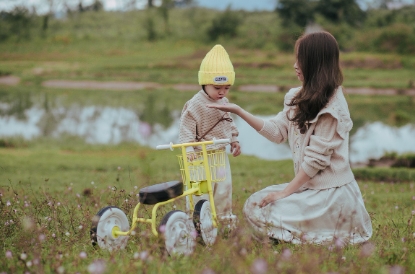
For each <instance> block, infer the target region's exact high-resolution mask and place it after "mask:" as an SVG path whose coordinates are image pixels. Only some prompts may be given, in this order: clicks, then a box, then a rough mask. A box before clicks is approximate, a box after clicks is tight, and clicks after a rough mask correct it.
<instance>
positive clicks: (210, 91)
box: [205, 85, 231, 101]
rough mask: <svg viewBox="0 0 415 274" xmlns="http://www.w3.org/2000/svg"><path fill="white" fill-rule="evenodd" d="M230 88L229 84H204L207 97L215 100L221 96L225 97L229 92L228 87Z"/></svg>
mask: <svg viewBox="0 0 415 274" xmlns="http://www.w3.org/2000/svg"><path fill="white" fill-rule="evenodd" d="M230 88H231V86H230V85H225V86H221V85H206V86H205V91H206V93H207V95H209V97H210V98H211V99H213V100H215V101H217V100H220V99H222V98H223V97H226V95H227V94H228V92H229V89H230Z"/></svg>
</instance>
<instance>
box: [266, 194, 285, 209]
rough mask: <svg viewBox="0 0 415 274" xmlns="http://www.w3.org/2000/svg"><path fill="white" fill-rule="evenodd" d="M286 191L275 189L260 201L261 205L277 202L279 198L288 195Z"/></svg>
mask: <svg viewBox="0 0 415 274" xmlns="http://www.w3.org/2000/svg"><path fill="white" fill-rule="evenodd" d="M287 196H288V195H286V193H285V192H284V191H275V192H271V193H269V194H268V195H267V196H265V197H264V199H262V201H261V202H260V203H259V207H261V208H262V207H264V206H266V205H268V204H270V203H272V202H275V201H277V200H281V199H282V198H285V197H287Z"/></svg>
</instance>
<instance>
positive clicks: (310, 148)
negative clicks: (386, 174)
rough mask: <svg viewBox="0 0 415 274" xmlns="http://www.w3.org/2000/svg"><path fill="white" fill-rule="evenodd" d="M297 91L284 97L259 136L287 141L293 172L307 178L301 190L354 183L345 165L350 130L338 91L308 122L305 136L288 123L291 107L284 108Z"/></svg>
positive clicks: (347, 114) (352, 176)
mask: <svg viewBox="0 0 415 274" xmlns="http://www.w3.org/2000/svg"><path fill="white" fill-rule="evenodd" d="M299 90H300V88H293V89H290V91H289V92H288V93H287V94H286V95H285V99H284V109H283V110H282V111H281V112H280V113H278V114H277V115H276V116H275V117H274V118H271V119H269V120H266V121H264V126H263V128H262V129H261V130H260V131H259V133H260V134H261V135H263V136H264V137H266V138H267V139H269V140H270V141H272V142H275V143H282V142H285V141H287V140H288V142H289V145H290V148H291V152H292V155H293V161H294V172H295V174H297V173H298V171H299V169H300V167H302V169H303V170H304V172H305V173H306V174H307V175H308V176H309V177H310V178H311V179H310V180H309V181H308V182H307V183H306V184H304V186H303V187H305V188H310V189H327V188H332V187H339V186H342V185H345V184H348V183H350V182H352V181H354V180H355V179H354V175H353V172H352V170H351V167H350V163H349V132H350V130H351V129H352V127H353V122H352V120H351V118H350V113H349V108H348V105H347V101H346V98H345V97H344V95H343V91H342V88H341V87H339V88H338V89H337V90H336V91H335V93H334V94H333V96H332V97H331V98H330V100H329V102H328V103H327V105H326V106H325V107H324V108H323V109H322V110H321V111H320V112H319V113H318V114H317V116H316V117H315V118H314V119H313V120H311V121H309V127H308V130H307V132H306V133H305V134H301V133H300V130H299V129H298V127H297V126H296V125H295V124H294V123H293V122H291V121H290V120H288V118H287V113H288V115H289V117H293V114H294V110H295V109H294V108H295V106H287V104H288V103H290V102H291V100H292V99H293V97H294V96H295V94H296V93H297V92H298V91H299Z"/></svg>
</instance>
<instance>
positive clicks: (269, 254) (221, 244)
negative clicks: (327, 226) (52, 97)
mask: <svg viewBox="0 0 415 274" xmlns="http://www.w3.org/2000/svg"><path fill="white" fill-rule="evenodd" d="M230 160H231V166H232V171H233V184H234V185H233V189H234V191H233V205H234V212H235V214H237V215H238V217H239V219H240V223H239V227H238V230H236V231H234V232H232V233H230V234H229V233H226V232H225V231H223V230H221V232H220V235H219V237H218V240H217V242H216V244H215V245H214V246H213V247H211V248H205V247H203V246H202V245H198V246H197V248H196V251H195V252H194V254H193V255H191V256H190V257H180V258H175V259H173V258H171V257H169V256H168V255H167V254H166V252H165V251H164V243H163V242H162V240H161V239H159V238H156V237H154V236H153V235H152V234H151V233H150V231H149V227H147V226H139V227H138V228H137V230H136V235H134V236H131V237H130V239H129V241H128V245H127V247H126V249H125V250H121V251H118V252H116V253H113V254H110V253H108V252H107V251H103V250H99V249H96V248H94V247H93V246H92V245H91V244H90V238H89V229H90V226H91V218H92V217H93V216H94V215H95V214H96V213H97V212H98V210H99V209H100V208H102V207H105V206H107V205H115V206H119V207H120V208H122V209H123V210H124V211H125V212H126V214H127V215H128V216H129V218H131V214H132V211H131V209H132V208H133V207H134V206H135V204H136V203H137V196H136V195H137V193H138V191H139V189H140V188H142V187H144V186H147V185H151V184H155V183H159V182H164V181H170V180H175V179H178V178H179V176H180V175H179V173H178V164H177V162H176V159H175V153H172V152H170V151H154V150H151V149H149V148H144V147H139V146H137V145H135V144H121V145H118V146H97V145H95V146H92V145H85V144H83V143H82V142H79V141H76V140H66V141H62V143H60V142H58V141H56V140H49V141H37V142H31V143H27V142H26V144H25V145H23V146H21V147H16V148H1V149H0V169H1V173H0V193H1V196H0V214H1V215H0V216H1V219H2V222H1V223H0V231H1V233H0V239H1V242H2V243H3V245H2V252H3V255H2V256H3V259H2V260H1V262H0V270H1V271H3V272H6V273H25V272H30V273H52V272H53V273H76V272H77V273H88V272H90V273H113V272H115V271H118V272H142V273H276V272H281V273H334V272H336V273H411V272H413V271H414V270H415V264H414V262H415V257H414V254H415V234H414V233H415V228H414V224H413V218H414V217H413V216H414V214H415V211H414V210H415V207H414V203H415V196H414V183H413V182H412V183H400V184H389V183H380V182H359V186H360V188H361V191H362V194H363V197H364V200H365V203H366V207H367V209H368V211H369V213H370V215H371V217H372V222H373V230H374V234H373V237H372V239H371V240H370V241H369V243H367V244H365V245H362V246H345V247H340V246H338V245H336V243H333V245H329V246H315V245H301V246H295V245H292V244H286V243H282V244H279V245H272V244H270V243H268V242H266V243H258V242H255V241H253V240H252V239H251V238H250V231H249V227H247V226H246V224H245V221H244V219H243V217H242V215H241V210H242V206H243V203H244V201H245V200H246V198H247V197H248V196H249V195H250V194H251V193H253V192H255V191H257V190H259V189H261V188H263V187H265V186H267V185H271V184H279V183H283V182H287V181H289V180H290V178H292V176H293V170H292V164H291V161H265V160H258V159H256V158H255V159H254V158H252V157H249V156H240V157H237V158H231V159H230ZM176 206H177V208H178V209H180V208H182V209H184V207H183V203H181V202H178V203H176ZM171 209H172V208H171V207H169V206H165V207H163V208H162V209H161V210H160V211H159V212H160V215H162V214H165V213H166V212H168V211H169V210H171ZM146 211H147V209H146ZM159 217H160V218H161V217H162V216H159ZM130 222H131V219H130ZM222 229H223V228H222ZM102 264H105V271H104V272H98V270H99V267H100V266H102ZM94 266H95V267H97V268H96V270H97V272H94V271H92V270H91V269H92V268H93V267H94ZM209 271H210V272H209ZM394 271H397V272H394ZM400 271H404V272H400Z"/></svg>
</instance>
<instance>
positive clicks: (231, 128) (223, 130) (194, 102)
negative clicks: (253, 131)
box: [179, 90, 239, 150]
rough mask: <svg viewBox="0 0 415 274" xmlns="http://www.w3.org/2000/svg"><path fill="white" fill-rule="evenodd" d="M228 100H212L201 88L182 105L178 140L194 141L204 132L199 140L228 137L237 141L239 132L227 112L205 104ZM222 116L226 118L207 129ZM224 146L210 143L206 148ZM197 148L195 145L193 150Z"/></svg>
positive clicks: (221, 102) (232, 140)
mask: <svg viewBox="0 0 415 274" xmlns="http://www.w3.org/2000/svg"><path fill="white" fill-rule="evenodd" d="M228 102H229V101H228V99H227V98H223V99H221V100H217V101H215V100H212V99H211V98H210V97H209V96H208V95H207V94H206V93H205V92H204V91H203V90H200V91H199V92H198V93H196V94H195V96H193V98H192V99H190V100H189V101H187V102H186V104H185V105H184V107H183V110H182V114H181V117H180V130H179V142H180V143H190V142H196V141H197V138H200V137H202V136H203V135H205V134H206V133H207V134H206V135H205V136H204V137H203V140H201V141H209V140H212V139H213V138H216V139H227V138H229V139H230V140H231V142H235V141H237V137H238V134H239V132H238V129H237V128H236V126H235V123H234V122H233V121H232V119H230V118H231V117H230V115H229V113H227V112H223V111H221V110H218V109H215V108H208V107H207V106H206V105H207V104H212V103H217V104H225V103H228ZM222 118H228V119H227V120H223V121H221V122H219V123H218V124H217V125H216V126H215V127H214V128H213V129H212V130H211V131H209V129H210V128H211V127H212V126H213V125H214V124H216V123H217V122H218V121H219V120H220V119H222ZM208 131H209V132H208ZM225 146H226V144H219V145H210V146H208V149H222V148H224V147H225ZM199 149H200V148H197V147H195V150H199Z"/></svg>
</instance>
